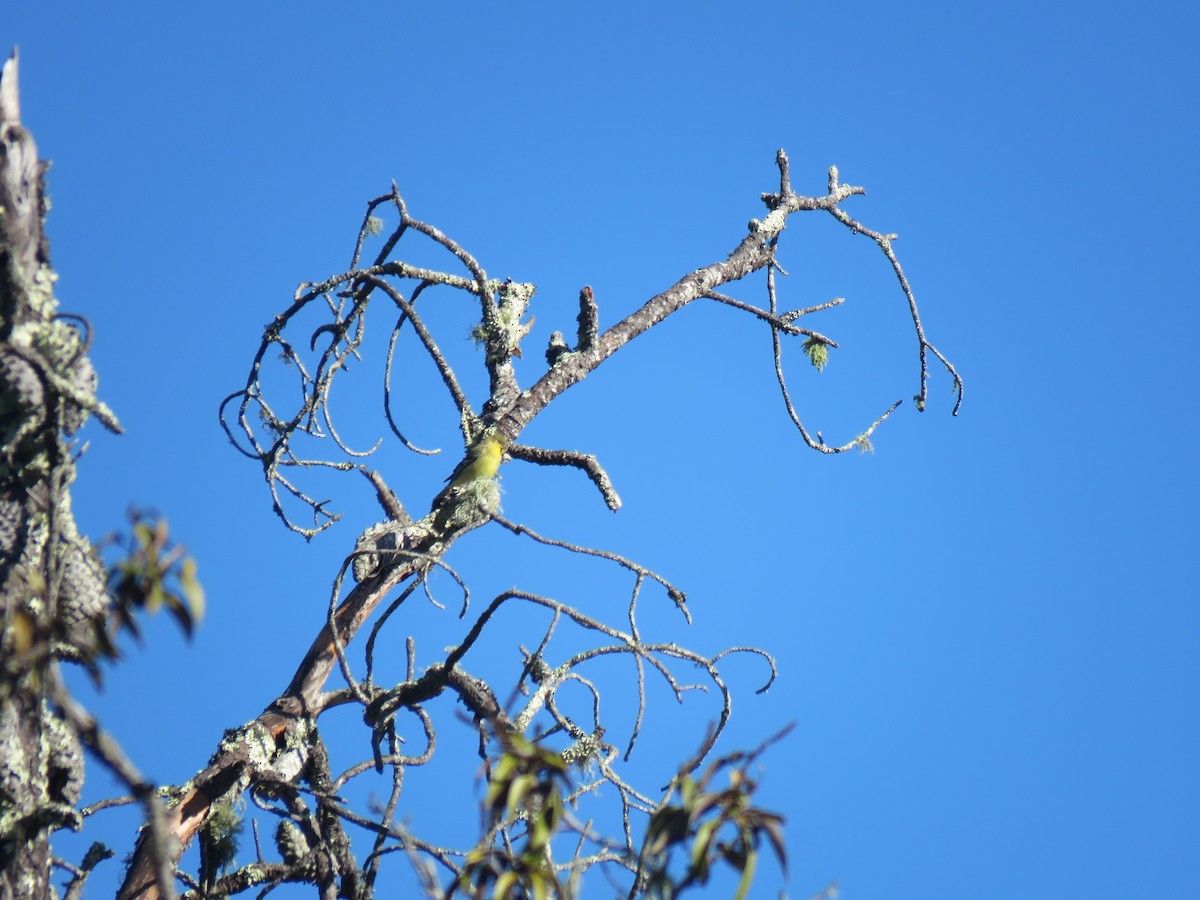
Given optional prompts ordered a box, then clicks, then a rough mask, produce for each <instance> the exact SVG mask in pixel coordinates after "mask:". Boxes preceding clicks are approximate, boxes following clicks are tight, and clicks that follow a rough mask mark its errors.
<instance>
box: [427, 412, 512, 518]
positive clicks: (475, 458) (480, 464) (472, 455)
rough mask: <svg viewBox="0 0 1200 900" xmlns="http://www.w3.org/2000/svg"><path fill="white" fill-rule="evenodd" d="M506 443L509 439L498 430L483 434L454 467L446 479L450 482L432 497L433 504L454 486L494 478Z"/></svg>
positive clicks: (441, 499)
mask: <svg viewBox="0 0 1200 900" xmlns="http://www.w3.org/2000/svg"><path fill="white" fill-rule="evenodd" d="M508 444H509V439H508V438H507V437H505V436H504V435H502V434H500V433H499V432H498V431H489V432H487V433H486V434H484V436H483V437H481V438H480V439H479V440H477V441H476V442H475V443H474V444H472V445H471V447H470V449H468V450H467V455H466V456H464V457H463V458H462V460H461V461H460V462H459V464H458V465H457V466H455V467H454V471H453V472H451V473H450V477H449V478H447V479H446V480H447V481H448V482H450V483H449V484H448V485H446V486H445V487H444V488H442V490H441V493H439V494H438V495H437V496H436V497H434V498H433V505H434V506H435V507H436V506H438V505H439V504H440V503H441V502H442V501H443V500H445V499H446V497H447V496H449V494H450V492H451V491H452V490H454V489H455V488H460V487H463V486H464V485H466V484H469V483H470V482H472V481H482V480H484V479H488V478H495V477H496V472H498V471H499V470H500V461H501V460H502V459H503V458H504V448H505V447H507V446H508Z"/></svg>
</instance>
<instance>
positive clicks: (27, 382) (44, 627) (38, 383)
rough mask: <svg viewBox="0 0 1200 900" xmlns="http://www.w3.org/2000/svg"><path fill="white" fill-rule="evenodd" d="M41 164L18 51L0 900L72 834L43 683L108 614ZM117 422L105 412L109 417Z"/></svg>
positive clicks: (10, 203)
mask: <svg viewBox="0 0 1200 900" xmlns="http://www.w3.org/2000/svg"><path fill="white" fill-rule="evenodd" d="M46 168H47V165H46V164H45V163H43V162H41V161H40V160H39V159H38V153H37V145H36V144H35V143H34V140H33V136H32V135H31V134H30V133H29V131H28V130H27V129H26V128H25V127H24V126H22V124H21V116H20V103H19V95H18V91H17V54H16V51H15V50H14V51H13V54H12V56H11V58H10V59H9V60H8V61H7V62H6V63H5V64H4V67H3V71H2V72H0V621H2V622H3V636H2V642H3V643H2V647H0V898H4V900H7V898H10V897H11V898H27V897H45V896H51V894H52V888H51V886H50V871H51V868H50V867H51V851H50V835H51V834H52V833H53V832H54V831H55V830H56V829H59V828H63V827H72V828H78V827H79V824H80V819H79V814H78V812H77V811H76V810H75V805H76V804H77V802H78V800H79V794H80V790H81V788H82V784H83V758H82V751H81V747H80V741H79V735H78V733H77V732H76V730H75V729H74V728H73V727H72V726H70V725H68V724H67V722H66V721H65V720H64V718H63V716H62V713H61V710H60V709H59V708H58V706H59V704H57V703H56V702H52V701H51V694H50V691H51V690H52V689H53V686H54V685H57V684H59V683H60V679H59V678H58V674H57V672H56V671H55V667H56V666H57V665H58V662H57V660H58V659H60V658H65V659H73V660H76V661H86V660H87V659H88V658H89V654H90V652H91V651H92V650H94V648H95V642H94V640H93V638H94V635H95V634H96V632H95V626H96V623H97V622H98V621H99V620H100V617H102V616H103V614H104V613H105V612H106V611H107V608H108V598H107V593H106V591H105V579H104V572H103V568H102V567H101V566H100V564H99V561H98V559H97V557H96V554H95V551H94V549H93V548H92V546H91V545H90V544H89V543H88V542H87V540H86V539H84V538H83V537H82V536H80V535H79V534H78V532H77V531H76V528H75V524H74V520H73V518H72V515H71V505H70V496H69V494H68V492H67V490H66V486H67V485H68V484H70V483H71V481H72V480H73V478H74V464H73V462H72V459H71V453H70V447H69V445H68V444H67V439H66V438H65V437H64V433H65V434H66V435H69V434H72V433H74V432H75V431H76V430H77V429H78V428H79V427H80V426H81V425H82V424H83V421H84V418H85V417H86V415H87V414H88V412H98V413H100V417H101V418H102V419H104V420H106V421H109V420H110V414H109V413H108V412H107V410H106V409H103V407H102V406H101V405H99V404H98V402H97V401H96V400H95V394H94V389H95V372H94V371H93V370H92V367H91V364H90V363H89V362H88V359H87V356H86V355H85V350H86V347H85V346H84V340H83V338H82V336H81V335H80V333H79V332H78V331H77V330H76V328H75V325H74V321H75V317H67V316H62V315H60V314H59V313H58V311H57V304H56V301H55V299H54V293H53V284H54V273H53V271H52V270H51V268H50V259H49V251H48V248H47V242H46V238H45V232H44V219H45V215H46V205H47V204H46V201H45V191H44V179H43V176H44V174H45V170H46ZM111 424H113V425H115V420H111Z"/></svg>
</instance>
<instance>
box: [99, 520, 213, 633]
mask: <svg viewBox="0 0 1200 900" xmlns="http://www.w3.org/2000/svg"><path fill="white" fill-rule="evenodd" d="M129 520H130V524H131V526H132V527H131V529H130V532H129V534H127V535H115V536H112V537H110V539H109V540H110V542H111V543H113V544H115V545H117V546H118V547H120V548H122V549H123V550H124V551H125V555H124V556H123V557H122V558H121V559H119V560H117V561H116V562H115V563H113V565H112V566H110V567H109V581H108V589H109V592H110V593H111V595H112V598H113V604H114V608H113V612H112V616H111V619H112V628H113V631H114V632H115V633H120V631H121V630H122V629H127V630H128V631H129V632H130V634H132V635H133V636H134V638H135V639H140V638H141V631H140V629H139V628H138V624H137V613H138V612H147V613H156V612H158V611H159V610H160V609H162V608H163V607H165V608H166V609H167V611H168V612H169V613H171V615H172V616H173V617H174V618H175V620H176V622H178V623H179V627H180V628H181V629H183V632H184V634H186V635H187V636H188V637H191V636H192V632H193V631H194V630H195V628H196V626H197V625H198V624H199V622H200V620H201V619H202V618H203V617H204V589H203V588H202V587H201V585H200V581H199V579H198V578H197V577H196V568H197V567H196V560H195V559H194V558H193V557H191V556H188V555H186V549H185V548H184V547H182V546H180V545H178V544H175V543H174V542H172V540H171V536H170V529H169V528H168V526H167V520H166V519H164V518H162V517H160V516H157V515H155V514H153V513H147V512H145V511H142V510H130V512H129ZM108 649H109V651H110V653H111V655H114V656H115V655H117V653H116V650H115V649H114V648H113V647H112V645H111V644H110V645H109V648H108Z"/></svg>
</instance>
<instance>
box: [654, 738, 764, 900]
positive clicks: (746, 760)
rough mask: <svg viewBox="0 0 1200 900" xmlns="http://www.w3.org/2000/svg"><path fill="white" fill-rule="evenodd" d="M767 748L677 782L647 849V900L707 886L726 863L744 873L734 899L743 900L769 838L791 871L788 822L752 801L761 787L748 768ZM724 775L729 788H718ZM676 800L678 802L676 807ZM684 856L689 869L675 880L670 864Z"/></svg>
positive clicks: (667, 899)
mask: <svg viewBox="0 0 1200 900" xmlns="http://www.w3.org/2000/svg"><path fill="white" fill-rule="evenodd" d="M768 743H769V742H768ZM765 746H766V745H764V747H763V748H760V749H759V750H757V751H755V752H754V753H750V754H746V753H733V754H730V755H729V756H724V757H721V758H720V759H717V760H714V761H713V762H712V763H711V764H709V766H708V768H706V769H705V770H704V773H703V774H702V775H700V777H698V778H697V777H695V776H693V775H691V774H690V773H688V772H686V771H680V773H679V774H678V775H677V776H676V777H675V778H674V779H673V780H672V782H671V793H670V794H669V795H668V797H667V800H666V801H664V803H663V805H662V806H660V807H659V809H658V811H657V812H656V813H655V814H654V815H653V816H651V818H650V827H649V829H648V831H647V834H646V842H645V845H644V846H643V848H642V858H641V863H642V865H641V871H640V877H641V879H642V880H643V886H644V889H645V892H646V895H647V896H650V897H661V898H664V900H671V898H674V897H678V896H679V895H680V894H682V893H683V891H684V890H685V889H687V888H689V887H693V886H695V885H704V884H707V883H708V880H709V878H710V877H711V876H712V874H713V870H714V869H715V868H716V867H717V866H718V865H719V864H720V863H724V864H725V865H727V866H729V867H730V868H731V869H733V870H734V871H736V872H738V873H740V878H739V880H738V887H737V893H736V894H735V895H734V896H735V897H737V898H739V900H740V898H742V897H745V896H747V892H748V891H749V890H750V885H751V883H752V882H753V880H754V872H755V869H756V868H757V865H758V860H759V847H760V845H761V843H762V840H763V838H764V837H765V838H766V839H767V841H768V842H769V843H770V845H771V848H772V849H773V850H774V851H775V856H776V858H777V859H778V860H779V863H780V865H781V866H782V867H783V868H784V870H785V871H786V869H787V851H786V850H785V848H784V840H783V817H782V816H780V815H778V814H777V813H773V812H768V811H766V810H763V809H759V808H757V807H755V806H754V805H753V804H752V802H751V801H752V800H753V797H754V792H755V791H756V790H757V789H758V783H757V782H756V781H755V780H754V779H753V778H751V777H750V776H749V774H748V769H749V767H750V765H751V763H753V762H754V760H755V759H757V757H758V755H759V753H761V752H762V750H763V749H765ZM722 772H728V775H727V779H728V784H727V785H726V786H725V787H723V788H720V787H716V786H715V785H714V783H715V782H716V781H717V780H718V776H719V775H720V774H721V773H722ZM672 796H677V797H678V801H677V802H675V803H671V802H670V800H671V797H672ZM681 855H685V856H686V859H687V863H686V867H685V868H684V869H683V871H682V873H681V874H678V875H673V874H672V872H671V868H672V867H671V863H672V862H673V861H674V859H675V858H677V857H679V856H681Z"/></svg>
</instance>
